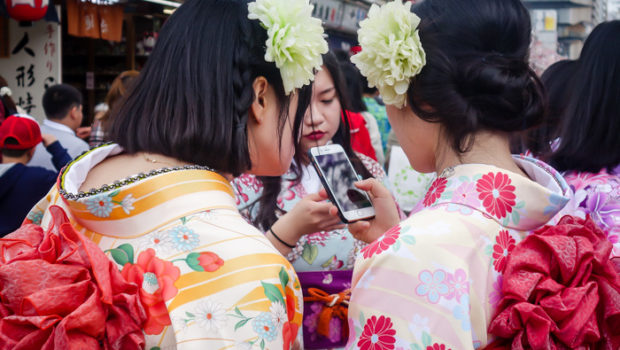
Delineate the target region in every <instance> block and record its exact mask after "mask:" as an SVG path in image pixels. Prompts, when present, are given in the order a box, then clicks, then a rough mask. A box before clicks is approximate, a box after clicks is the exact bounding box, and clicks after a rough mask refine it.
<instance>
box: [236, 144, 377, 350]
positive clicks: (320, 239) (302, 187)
mask: <svg viewBox="0 0 620 350" xmlns="http://www.w3.org/2000/svg"><path fill="white" fill-rule="evenodd" d="M357 155H358V157H359V158H360V159H361V160H362V163H363V164H364V166H365V167H366V168H367V169H368V170H369V172H370V173H371V174H372V175H373V176H374V177H375V178H377V179H378V180H380V181H382V180H387V179H386V176H385V172H384V171H383V168H382V167H381V166H380V165H379V163H377V162H375V161H374V160H372V159H370V158H368V157H366V156H364V155H362V154H359V153H358V154H357ZM294 178H295V174H294V173H293V172H289V173H288V174H286V175H284V176H283V179H284V180H283V184H282V188H283V190H282V193H280V195H279V196H278V203H277V205H278V208H280V209H282V210H283V211H285V212H287V211H290V210H291V209H293V207H294V206H295V204H297V203H298V202H299V201H300V200H301V199H302V198H303V197H305V196H307V195H309V194H311V193H315V192H318V191H319V189H321V187H322V185H321V180H320V179H319V177H318V175H317V173H316V171H315V170H314V168H313V167H312V166H306V167H304V168H303V169H302V179H301V182H300V183H298V184H296V183H295V182H294V181H293V180H294ZM233 186H234V188H235V190H236V194H237V204H238V206H239V209H240V210H241V213H242V214H243V215H244V216H245V217H246V218H248V220H252V219H253V218H254V217H255V215H256V214H257V213H258V205H255V203H256V202H257V200H258V199H259V197H260V196H261V194H262V191H263V185H262V183H261V182H260V181H259V180H258V179H257V178H256V177H255V176H253V175H248V174H244V175H242V176H240V177H238V178H236V179H235V180H234V181H233ZM364 246H366V244H365V243H364V242H361V241H358V240H356V239H355V238H353V236H352V235H351V233H350V232H349V231H348V230H347V229H342V230H334V231H330V232H316V233H313V234H309V235H306V236H304V237H302V238H301V239H300V240H299V241H298V242H297V246H296V247H295V248H293V250H292V251H291V253H290V254H289V255H288V260H289V261H290V262H291V263H292V264H293V267H294V268H295V271H296V272H297V273H298V274H299V278H300V280H301V284H302V287H303V289H304V296H307V295H308V294H307V292H308V290H309V289H310V288H318V289H321V290H322V291H324V292H325V293H327V294H328V295H332V294H338V293H340V292H342V291H344V290H347V289H349V288H350V287H351V276H352V269H353V265H354V263H355V258H356V256H357V254H358V253H359V252H360V250H361V249H362V248H363V247H364ZM322 310H323V309H322V307H321V305H320V304H319V303H307V304H306V309H305V315H304V337H305V338H304V339H305V345H306V348H308V349H311V348H330V347H333V345H334V344H336V343H338V342H339V341H340V342H342V345H344V342H345V341H346V338H343V337H342V333H341V329H342V326H341V324H340V323H339V322H338V321H337V320H333V321H332V322H331V323H330V332H331V334H330V336H328V337H327V338H329V339H323V338H324V337H320V336H319V335H318V333H317V327H318V318H319V316H320V314H321V312H322ZM343 322H345V321H344V320H343ZM344 325H346V323H344ZM315 346H316V347H315Z"/></svg>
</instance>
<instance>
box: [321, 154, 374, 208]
mask: <svg viewBox="0 0 620 350" xmlns="http://www.w3.org/2000/svg"><path fill="white" fill-rule="evenodd" d="M314 157H315V158H316V161H317V163H318V165H319V167H320V168H321V171H322V172H323V174H324V175H325V180H326V181H327V183H328V185H329V187H330V189H331V192H332V194H333V195H334V197H336V201H337V202H338V204H339V205H340V207H341V208H342V210H343V211H345V212H346V211H351V210H357V209H363V208H368V207H371V206H372V204H371V203H370V201H369V200H368V197H367V196H366V194H365V193H364V192H363V191H361V190H359V189H358V188H357V187H355V185H354V183H355V182H357V181H358V178H357V175H356V174H355V170H354V169H353V167H351V163H349V159H348V158H347V156H346V154H345V153H342V152H339V153H330V154H321V155H315V156H314Z"/></svg>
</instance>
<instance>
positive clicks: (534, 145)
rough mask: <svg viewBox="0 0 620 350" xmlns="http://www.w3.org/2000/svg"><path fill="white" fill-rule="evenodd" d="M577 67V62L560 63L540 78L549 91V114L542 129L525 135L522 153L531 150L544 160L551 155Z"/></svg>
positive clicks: (565, 61)
mask: <svg viewBox="0 0 620 350" xmlns="http://www.w3.org/2000/svg"><path fill="white" fill-rule="evenodd" d="M577 66H578V62H577V61H573V60H562V61H558V62H556V63H554V64H552V65H551V66H549V68H547V69H546V70H545V72H544V73H543V74H542V76H541V77H540V80H541V81H542V83H543V85H544V86H545V89H546V91H547V101H548V104H549V109H548V111H549V112H548V114H547V117H546V118H545V121H544V122H543V123H542V125H540V127H538V128H535V129H533V130H530V131H528V132H527V133H526V134H525V137H524V140H523V141H524V142H523V144H524V146H525V147H523V149H521V151H525V150H530V151H531V152H532V153H533V154H535V155H536V156H539V157H542V158H545V157H547V156H549V154H550V153H551V144H552V142H553V141H554V138H555V137H557V132H558V130H559V127H560V125H561V122H562V119H563V115H564V110H565V109H566V105H567V101H568V95H569V93H570V91H571V85H572V83H573V80H574V79H573V77H574V76H575V72H576V69H577Z"/></svg>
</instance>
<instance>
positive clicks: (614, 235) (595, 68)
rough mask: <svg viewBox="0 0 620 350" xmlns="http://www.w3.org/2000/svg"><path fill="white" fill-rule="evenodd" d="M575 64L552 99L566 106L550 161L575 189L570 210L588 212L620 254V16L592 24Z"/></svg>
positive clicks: (560, 118)
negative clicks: (562, 90) (563, 90)
mask: <svg viewBox="0 0 620 350" xmlns="http://www.w3.org/2000/svg"><path fill="white" fill-rule="evenodd" d="M614 43H615V44H614ZM574 64H575V65H576V68H575V71H574V73H573V74H572V75H571V76H570V83H569V84H568V86H570V88H567V89H566V95H565V96H566V97H565V98H564V99H558V100H551V101H550V103H552V104H556V105H560V104H561V105H564V106H565V107H564V109H563V111H562V114H561V115H560V116H559V118H558V120H559V121H560V127H559V128H558V129H559V132H558V133H557V134H555V135H553V139H557V140H558V143H559V146H558V147H557V149H556V150H555V151H554V152H553V153H552V154H551V156H550V159H549V162H550V163H551V164H552V165H553V166H554V167H555V168H556V169H558V170H559V171H562V172H564V178H565V179H566V181H567V182H568V184H569V185H570V186H571V188H572V190H573V191H574V197H573V198H572V199H571V202H570V203H569V204H568V205H567V211H568V212H569V214H571V215H575V216H579V217H582V218H584V217H585V216H586V215H590V216H591V217H592V218H593V219H594V220H595V221H596V223H597V224H598V226H599V227H601V228H602V229H603V231H605V233H606V234H607V239H608V240H609V241H610V242H612V243H613V244H614V251H613V255H614V257H616V258H618V259H619V260H620V137H619V136H618V135H620V118H618V115H620V98H619V97H618V96H620V21H611V22H605V23H601V24H599V25H598V26H597V27H596V28H594V30H593V31H592V33H591V34H590V36H588V39H587V40H586V42H585V44H584V47H583V50H582V51H581V57H579V59H578V60H576V61H575V62H574ZM558 78H559V77H558ZM564 86H565V88H566V86H567V84H564ZM552 141H553V140H547V144H550V143H551V142H552ZM542 156H543V158H544V157H545V156H546V154H543V155H542Z"/></svg>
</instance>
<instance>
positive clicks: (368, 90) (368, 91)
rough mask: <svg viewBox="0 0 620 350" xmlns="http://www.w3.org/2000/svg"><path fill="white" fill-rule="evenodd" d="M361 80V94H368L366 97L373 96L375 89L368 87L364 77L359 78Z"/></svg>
mask: <svg viewBox="0 0 620 350" xmlns="http://www.w3.org/2000/svg"><path fill="white" fill-rule="evenodd" d="M361 79H362V92H363V93H364V94H368V95H375V94H376V93H377V91H379V90H377V88H376V87H370V86H368V79H366V77H365V76H363V75H362V76H361Z"/></svg>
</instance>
